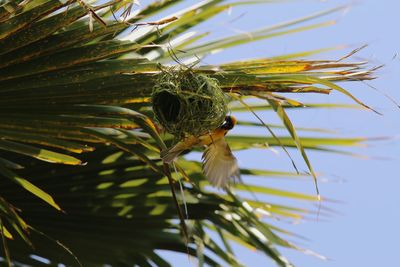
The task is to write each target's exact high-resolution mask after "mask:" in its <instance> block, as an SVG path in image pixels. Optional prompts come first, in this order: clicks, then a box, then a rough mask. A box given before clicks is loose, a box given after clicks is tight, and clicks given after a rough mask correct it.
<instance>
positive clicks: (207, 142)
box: [161, 116, 240, 188]
mask: <svg viewBox="0 0 400 267" xmlns="http://www.w3.org/2000/svg"><path fill="white" fill-rule="evenodd" d="M235 124H236V118H235V117H233V116H226V117H225V121H224V122H223V123H222V125H221V126H220V127H218V128H217V129H215V130H214V131H213V132H211V133H210V134H205V135H201V136H198V137H196V136H189V137H186V138H185V139H183V140H182V141H180V142H178V143H177V144H176V145H174V146H173V147H171V148H170V149H168V150H165V151H162V152H161V158H162V160H163V161H164V162H165V163H169V164H170V163H172V162H173V161H174V160H175V159H176V158H177V157H178V156H179V155H180V154H181V153H182V152H183V151H185V150H188V149H192V148H193V147H196V146H206V150H205V151H204V153H203V156H202V160H203V172H204V174H205V175H206V177H207V179H208V180H209V181H210V183H211V184H212V185H213V186H215V187H218V188H227V187H228V186H229V183H230V181H231V180H235V179H240V170H239V166H238V164H237V160H236V158H235V156H234V155H233V154H232V151H231V149H230V148H229V145H228V144H227V143H226V141H225V138H224V137H225V135H226V134H227V133H228V132H229V130H231V129H232V128H233V127H234V126H235Z"/></svg>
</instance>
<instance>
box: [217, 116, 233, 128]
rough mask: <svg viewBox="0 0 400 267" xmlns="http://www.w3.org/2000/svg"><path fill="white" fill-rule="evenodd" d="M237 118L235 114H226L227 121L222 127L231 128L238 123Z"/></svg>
mask: <svg viewBox="0 0 400 267" xmlns="http://www.w3.org/2000/svg"><path fill="white" fill-rule="evenodd" d="M236 122H237V120H236V118H235V117H233V116H226V117H225V121H224V122H223V123H222V125H221V127H220V128H221V129H224V130H231V129H232V128H233V127H234V126H235V125H236Z"/></svg>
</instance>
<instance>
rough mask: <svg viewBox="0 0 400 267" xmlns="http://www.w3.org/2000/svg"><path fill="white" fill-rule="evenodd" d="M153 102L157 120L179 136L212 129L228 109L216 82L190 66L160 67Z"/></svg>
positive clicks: (197, 134) (224, 97) (167, 129)
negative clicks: (163, 68) (182, 67)
mask: <svg viewBox="0 0 400 267" xmlns="http://www.w3.org/2000/svg"><path fill="white" fill-rule="evenodd" d="M152 103H153V111H154V114H155V117H156V119H157V121H158V122H159V123H160V124H161V125H162V126H163V127H164V128H165V130H166V131H167V132H169V133H171V134H173V135H174V136H175V137H176V138H178V139H181V138H184V137H185V136H188V135H194V136H199V135H202V134H205V133H207V132H209V131H212V130H214V129H215V128H217V127H219V126H220V125H221V124H222V123H223V121H224V119H225V116H226V114H227V111H228V108H227V99H226V96H225V94H224V92H222V90H221V88H220V87H219V85H218V83H217V81H216V80H215V79H213V78H210V77H208V76H207V75H204V74H197V73H194V72H193V71H192V70H190V69H186V70H178V69H173V68H171V69H168V70H163V71H162V72H161V73H160V74H159V78H158V80H157V81H156V84H155V86H154V88H153V93H152Z"/></svg>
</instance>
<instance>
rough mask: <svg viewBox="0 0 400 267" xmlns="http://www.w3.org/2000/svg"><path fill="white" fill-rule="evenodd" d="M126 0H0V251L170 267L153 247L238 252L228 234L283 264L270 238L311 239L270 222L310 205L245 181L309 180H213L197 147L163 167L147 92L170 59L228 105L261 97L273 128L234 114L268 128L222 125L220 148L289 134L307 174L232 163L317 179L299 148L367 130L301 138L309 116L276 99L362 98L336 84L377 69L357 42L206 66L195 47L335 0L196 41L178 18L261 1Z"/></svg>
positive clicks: (28, 257)
mask: <svg viewBox="0 0 400 267" xmlns="http://www.w3.org/2000/svg"><path fill="white" fill-rule="evenodd" d="M134 2H135V1H126V0H114V1H108V2H105V1H91V2H90V4H89V1H83V0H76V1H72V0H71V1H61V0H60V1H58V0H15V1H7V0H1V1H0V22H1V24H0V70H1V75H0V176H1V179H0V183H1V186H0V188H1V189H0V229H1V230H0V233H2V241H3V242H2V243H3V251H4V256H3V257H2V261H3V263H5V264H6V263H7V264H8V265H9V266H11V263H13V264H14V265H15V266H26V265H28V266H57V264H64V265H67V266H80V265H82V266H105V265H107V264H108V265H111V266H134V265H135V266H136V265H137V266H154V265H156V266H171V265H170V263H168V262H167V261H166V260H165V259H164V258H163V257H162V256H160V254H159V253H158V251H159V250H168V251H174V252H180V253H184V254H188V255H191V256H193V257H196V258H197V259H198V262H199V265H200V266H202V265H203V264H208V265H210V266H216V265H220V264H223V265H227V264H228V265H233V266H240V265H242V264H241V262H240V259H238V258H237V257H235V254H234V251H233V249H232V248H231V243H232V242H237V243H238V244H240V245H243V246H245V247H249V248H253V249H256V250H259V251H261V252H263V253H265V255H266V256H268V257H270V258H271V259H272V260H273V261H275V262H276V263H277V264H278V265H280V266H291V264H290V263H289V261H288V260H287V259H286V258H285V257H283V256H282V255H281V254H280V252H279V250H278V248H279V247H287V248H293V249H297V250H299V251H303V252H304V251H306V250H305V249H303V248H299V247H298V246H296V245H294V244H292V243H291V242H289V241H287V240H286V239H285V236H287V235H291V233H289V232H287V231H285V230H284V229H281V228H278V227H276V226H273V225H272V224H270V221H269V220H270V219H271V218H273V217H286V218H289V219H290V218H295V219H298V218H302V217H303V216H304V215H305V214H307V213H309V212H314V211H310V210H307V209H299V208H294V207H291V206H285V205H279V204H273V203H267V202H265V201H261V200H258V199H257V198H253V197H247V195H246V194H243V192H247V191H251V192H253V193H254V194H255V195H262V194H267V195H277V196H281V197H286V198H293V199H301V200H306V201H310V202H316V203H318V201H320V200H319V194H317V193H316V194H315V195H306V194H302V193H299V192H289V191H285V190H281V189H277V188H270V187H267V186H263V185H254V184H249V183H248V182H247V181H246V180H244V181H243V182H242V183H239V184H237V185H235V186H234V187H233V188H231V189H228V190H226V191H221V190H220V191H216V190H214V189H212V188H210V186H209V184H208V182H207V181H206V179H205V178H204V175H203V174H202V170H201V163H199V162H197V161H193V160H189V159H187V158H185V157H180V158H179V160H178V161H177V162H176V165H175V168H176V170H174V168H169V167H171V166H166V165H164V164H163V163H162V162H161V160H160V151H161V150H162V149H165V148H166V147H167V146H170V145H171V144H172V143H174V142H176V138H174V137H173V136H172V135H170V134H166V133H165V132H164V131H163V130H162V127H161V126H160V125H159V123H158V122H157V121H156V120H154V114H153V111H152V103H151V95H152V92H153V88H155V86H156V85H159V83H160V77H161V76H162V75H164V74H165V73H166V72H170V73H172V75H174V74H177V73H178V74H180V75H181V74H182V73H190V75H195V76H197V75H204V76H205V77H207V79H212V80H213V81H215V82H217V83H218V86H219V88H221V89H222V90H223V91H224V94H225V96H226V97H227V99H229V110H230V111H232V112H233V113H238V112H253V114H255V115H256V116H257V118H259V117H258V115H257V113H256V112H257V111H259V110H273V111H274V112H276V114H277V115H278V116H279V118H280V119H281V120H282V126H279V125H271V124H266V123H264V122H263V121H262V119H261V118H259V119H260V120H259V122H258V123H254V122H249V121H239V128H240V127H242V126H252V127H258V128H267V130H269V131H270V134H268V135H260V136H253V135H228V136H227V140H228V142H229V144H230V146H231V148H232V149H233V150H246V149H249V148H252V147H265V146H266V144H267V145H268V146H276V147H278V148H279V147H281V148H283V149H284V151H285V153H288V150H290V149H291V148H295V149H296V148H297V150H298V151H299V152H300V153H301V155H302V157H303V159H304V161H305V163H306V165H307V166H308V168H309V172H308V173H297V172H295V171H288V172H280V171H276V170H265V169H245V168H242V169H241V173H242V174H243V175H253V176H272V177H276V176H293V177H297V176H309V177H313V178H314V179H315V184H316V185H317V183H316V181H317V179H316V175H315V173H314V170H313V168H312V165H311V163H310V162H309V160H308V158H307V154H306V151H307V150H309V149H313V150H323V151H334V150H333V149H332V148H331V147H332V146H352V145H356V144H358V143H359V142H362V141H363V139H356V138H337V137H335V138H316V137H314V138H313V137H307V138H306V137H301V136H300V135H298V134H297V131H298V130H305V131H310V132H313V131H318V129H311V128H309V129H308V128H306V129H296V128H295V127H294V126H293V124H292V123H291V121H290V119H289V117H288V115H287V113H286V111H285V110H286V109H287V108H295V109H296V108H299V107H305V106H307V107H321V108H327V107H328V105H324V104H320V103H316V104H309V105H304V104H303V103H300V102H298V101H295V100H292V99H290V98H287V97H286V96H283V95H282V94H281V93H315V94H329V93H330V92H331V91H332V90H336V91H339V92H340V93H343V94H345V95H347V96H348V97H350V98H352V99H353V100H354V101H355V102H356V103H358V104H359V105H360V107H364V108H367V109H370V108H369V107H368V106H366V105H365V104H363V103H362V102H361V101H359V100H358V99H357V98H355V97H354V96H353V95H352V94H350V93H349V92H348V91H346V90H345V89H344V88H343V87H340V86H339V85H337V82H339V81H361V80H368V79H372V76H371V72H373V70H374V69H366V65H365V63H364V62H361V63H360V62H348V59H349V57H350V56H351V55H352V54H353V52H355V51H353V52H352V53H350V54H349V55H348V56H345V57H343V58H342V59H340V60H334V61H332V60H304V59H298V58H305V57H306V56H308V55H311V54H317V53H318V52H321V51H322V50H318V51H308V52H304V53H298V54H291V55H284V56H280V57H275V58H267V59H257V60H248V61H240V62H233V63H227V64H221V65H217V66H209V65H202V64H200V63H198V62H197V61H199V60H200V59H201V58H203V57H204V56H206V55H208V54H210V53H212V52H215V51H219V50H222V49H226V48H229V47H232V46H237V45H241V44H245V43H249V42H252V41H256V40H261V39H267V38H272V37H278V36H282V35H286V34H291V33H295V32H301V31H306V30H311V29H314V28H317V27H322V26H325V25H329V24H330V23H329V21H328V22H326V23H313V22H312V21H313V20H314V19H316V18H319V17H322V16H324V15H327V14H330V13H333V12H336V11H338V10H341V8H342V7H339V8H335V9H332V10H327V11H323V12H320V13H317V14H313V15H310V16H308V17H304V18H299V19H296V20H293V21H289V22H286V23H281V24H278V25H276V26H271V27H265V28H262V29H259V30H256V31H254V32H251V33H249V34H239V35H233V36H229V37H226V38H221V39H217V40H212V41H204V42H201V39H202V38H203V37H205V36H206V33H203V34H202V33H200V34H197V35H194V36H193V35H191V34H187V32H188V30H189V29H191V28H192V27H194V26H196V25H198V24H200V23H202V22H203V21H206V20H208V19H210V18H212V17H214V16H216V15H218V14H219V13H221V12H223V11H224V10H227V9H229V8H230V7H231V6H240V5H244V4H263V3H262V2H268V1H238V2H234V3H225V1H222V0H219V1H218V0H208V1H202V2H199V3H198V4H195V5H194V6H191V7H189V8H187V9H185V10H181V11H179V12H177V13H174V14H171V15H169V16H166V17H165V18H164V19H161V20H156V21H154V20H152V17H153V16H154V15H155V14H156V13H157V12H160V11H164V10H167V9H169V8H170V7H171V6H172V5H174V4H176V3H179V2H182V1H179V0H164V1H157V2H154V3H153V4H151V5H148V6H146V7H144V8H142V9H141V10H140V11H139V12H138V13H135V14H134V13H133V11H135V9H137V8H136V7H135V5H134ZM117 18H118V19H117ZM300 23H302V24H301V25H300ZM249 35H250V36H251V38H249ZM182 62H186V64H183V63H182ZM187 62H191V63H187ZM193 62H195V63H193ZM196 62H197V64H196ZM192 63H193V64H192ZM171 64H172V65H175V66H174V67H171ZM254 98H255V99H258V100H259V101H253V99H254ZM274 127H278V128H282V127H283V128H286V129H287V131H288V133H289V136H276V135H275V134H273V131H272V130H271V129H273V128H274ZM286 148H287V149H286ZM336 149H337V148H335V150H336ZM316 188H318V187H316Z"/></svg>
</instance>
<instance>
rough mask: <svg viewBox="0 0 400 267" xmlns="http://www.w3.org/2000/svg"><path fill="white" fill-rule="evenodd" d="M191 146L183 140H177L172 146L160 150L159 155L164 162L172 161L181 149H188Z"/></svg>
mask: <svg viewBox="0 0 400 267" xmlns="http://www.w3.org/2000/svg"><path fill="white" fill-rule="evenodd" d="M190 147H191V146H190V145H189V144H186V143H185V142H179V143H177V144H176V145H174V146H173V147H171V148H169V149H166V150H163V151H161V154H160V157H161V159H162V160H163V162H165V163H168V164H170V163H172V162H173V161H174V160H175V159H176V158H177V157H178V156H179V155H180V154H181V153H182V152H183V151H185V150H187V149H189V148H190Z"/></svg>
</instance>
